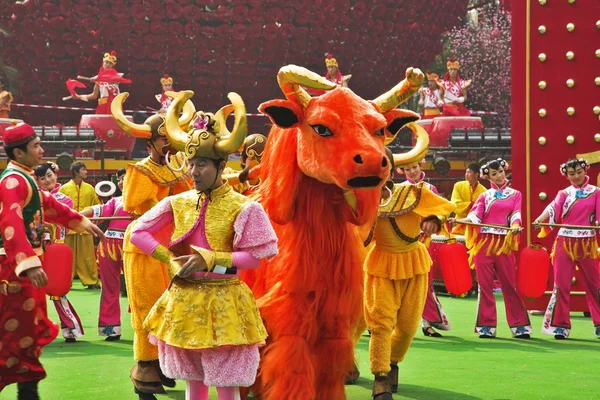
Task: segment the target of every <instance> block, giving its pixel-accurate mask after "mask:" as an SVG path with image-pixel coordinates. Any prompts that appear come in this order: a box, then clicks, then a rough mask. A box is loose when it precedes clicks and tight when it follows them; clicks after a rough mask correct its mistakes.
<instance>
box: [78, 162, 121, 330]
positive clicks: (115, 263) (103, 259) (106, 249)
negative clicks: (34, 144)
mask: <svg viewBox="0 0 600 400" xmlns="http://www.w3.org/2000/svg"><path fill="white" fill-rule="evenodd" d="M117 179H118V185H119V189H120V190H121V191H122V190H123V181H124V179H125V168H121V169H120V170H118V171H117ZM81 214H82V215H84V216H86V217H88V218H91V217H94V218H98V217H101V218H103V217H121V218H128V217H131V215H130V214H129V213H128V212H126V211H125V210H123V196H119V197H113V198H112V199H110V200H109V201H107V202H106V203H105V204H103V205H95V206H93V207H92V208H88V209H87V210H85V211H83V212H82V213H81ZM130 223H131V219H129V220H125V219H123V220H113V221H110V222H109V223H108V229H107V230H106V232H104V236H105V237H106V239H104V240H103V241H102V242H100V244H99V245H98V264H99V267H100V277H101V278H102V291H101V292H100V314H99V316H98V334H100V336H106V339H105V340H106V341H107V342H113V341H115V340H119V339H120V338H121V304H120V299H119V291H120V285H121V282H120V277H121V270H122V269H123V239H124V238H125V230H126V229H127V227H128V226H129V224H130Z"/></svg>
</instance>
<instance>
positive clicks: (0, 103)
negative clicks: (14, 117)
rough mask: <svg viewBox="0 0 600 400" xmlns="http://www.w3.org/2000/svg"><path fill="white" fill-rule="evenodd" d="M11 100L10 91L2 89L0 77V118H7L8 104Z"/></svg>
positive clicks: (2, 82) (2, 83)
mask: <svg viewBox="0 0 600 400" xmlns="http://www.w3.org/2000/svg"><path fill="white" fill-rule="evenodd" d="M12 102H13V96H12V93H11V92H9V91H7V90H5V89H4V81H3V80H2V79H0V118H8V117H9V116H8V114H9V113H10V105H11V103H12Z"/></svg>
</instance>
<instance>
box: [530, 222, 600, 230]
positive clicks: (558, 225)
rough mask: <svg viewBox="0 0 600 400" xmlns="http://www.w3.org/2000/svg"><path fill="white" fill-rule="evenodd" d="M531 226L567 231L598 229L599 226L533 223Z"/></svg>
mask: <svg viewBox="0 0 600 400" xmlns="http://www.w3.org/2000/svg"><path fill="white" fill-rule="evenodd" d="M532 225H539V226H549V227H551V228H567V229H600V226H595V225H594V226H591V225H590V226H585V225H564V224H546V223H543V222H539V223H537V224H536V223H534V222H532Z"/></svg>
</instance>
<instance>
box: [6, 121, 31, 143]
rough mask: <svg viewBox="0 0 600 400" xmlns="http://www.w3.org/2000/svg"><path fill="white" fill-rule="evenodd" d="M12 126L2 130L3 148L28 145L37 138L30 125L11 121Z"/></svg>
mask: <svg viewBox="0 0 600 400" xmlns="http://www.w3.org/2000/svg"><path fill="white" fill-rule="evenodd" d="M12 124H13V126H10V127H8V128H6V129H5V130H4V133H3V134H2V139H3V140H4V147H17V146H21V145H22V144H26V143H29V142H30V141H32V140H33V139H35V138H36V137H37V134H36V133H35V131H34V130H33V128H32V127H31V125H29V124H26V123H24V122H21V123H17V121H14V120H13V121H12Z"/></svg>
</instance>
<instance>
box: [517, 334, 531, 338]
mask: <svg viewBox="0 0 600 400" xmlns="http://www.w3.org/2000/svg"><path fill="white" fill-rule="evenodd" d="M515 339H531V335H530V334H529V333H522V334H520V335H517V336H515Z"/></svg>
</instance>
